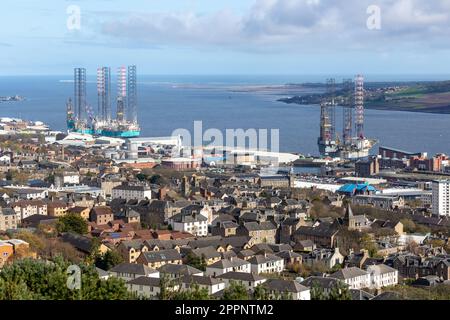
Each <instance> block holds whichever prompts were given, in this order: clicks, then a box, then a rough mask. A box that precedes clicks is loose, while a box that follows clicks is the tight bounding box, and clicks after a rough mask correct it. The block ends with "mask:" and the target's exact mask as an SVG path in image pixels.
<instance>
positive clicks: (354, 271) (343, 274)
mask: <svg viewBox="0 0 450 320" xmlns="http://www.w3.org/2000/svg"><path fill="white" fill-rule="evenodd" d="M367 274H368V272H367V271H364V270H362V269H360V268H357V267H350V268H344V269H341V270H339V271H336V272H335V273H333V274H331V277H333V278H337V279H341V280H346V279H352V278H356V277H359V276H364V275H367Z"/></svg>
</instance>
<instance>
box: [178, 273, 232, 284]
mask: <svg viewBox="0 0 450 320" xmlns="http://www.w3.org/2000/svg"><path fill="white" fill-rule="evenodd" d="M181 282H183V283H189V284H190V283H196V284H199V285H204V286H213V285H216V284H219V283H222V282H223V281H222V280H219V279H216V278H213V277H208V276H195V275H190V276H184V277H183V278H181Z"/></svg>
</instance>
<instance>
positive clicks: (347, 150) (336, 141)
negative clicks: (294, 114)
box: [318, 75, 377, 160]
mask: <svg viewBox="0 0 450 320" xmlns="http://www.w3.org/2000/svg"><path fill="white" fill-rule="evenodd" d="M352 86H353V87H354V89H353V90H352ZM326 87H327V89H326V94H325V98H324V99H323V101H322V103H321V104H320V137H319V139H318V145H319V151H320V154H321V155H322V156H330V157H339V158H341V159H348V160H352V159H359V158H365V157H367V156H368V155H369V152H370V150H371V149H372V147H373V146H374V145H375V144H376V143H377V141H376V140H373V139H367V138H366V137H365V135H364V77H363V76H362V75H357V76H356V77H355V80H354V82H353V81H352V80H351V79H345V80H344V81H343V85H342V88H343V89H342V92H343V93H344V97H343V99H341V101H342V108H343V129H342V139H341V138H340V137H339V136H338V134H337V133H336V107H337V106H338V103H337V102H336V95H335V93H336V81H335V79H328V80H327V85H326ZM353 119H355V121H354V123H353ZM353 126H354V127H355V130H356V132H355V133H356V134H355V135H354V134H353Z"/></svg>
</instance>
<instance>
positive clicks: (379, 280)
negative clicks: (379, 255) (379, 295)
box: [366, 264, 398, 289]
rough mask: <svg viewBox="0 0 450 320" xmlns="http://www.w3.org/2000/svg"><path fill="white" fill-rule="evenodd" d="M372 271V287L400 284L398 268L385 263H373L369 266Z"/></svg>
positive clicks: (368, 268)
mask: <svg viewBox="0 0 450 320" xmlns="http://www.w3.org/2000/svg"><path fill="white" fill-rule="evenodd" d="M366 270H367V272H369V273H370V288H372V289H381V288H384V287H389V286H395V285H397V284H398V270H396V269H394V268H391V267H389V266H387V265H385V264H378V265H371V266H368V267H367V269H366Z"/></svg>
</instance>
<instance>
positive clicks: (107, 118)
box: [67, 66, 140, 138]
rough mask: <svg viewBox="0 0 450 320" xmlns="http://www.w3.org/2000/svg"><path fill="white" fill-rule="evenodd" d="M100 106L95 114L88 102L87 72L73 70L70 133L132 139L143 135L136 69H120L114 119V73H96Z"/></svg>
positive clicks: (68, 108)
mask: <svg viewBox="0 0 450 320" xmlns="http://www.w3.org/2000/svg"><path fill="white" fill-rule="evenodd" d="M97 95H98V106H97V113H96V114H95V113H94V111H93V110H92V108H91V106H90V105H89V104H88V103H87V98H86V69H84V68H75V69H74V103H72V99H69V100H68V102H67V129H68V130H69V131H72V132H78V133H86V134H92V135H99V136H107V137H117V138H130V137H137V136H139V135H140V128H139V124H138V121H137V74H136V66H128V68H126V67H120V68H119V69H118V78H117V109H116V117H115V119H114V118H113V117H112V115H111V69H110V68H109V67H101V68H98V69H97Z"/></svg>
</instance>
